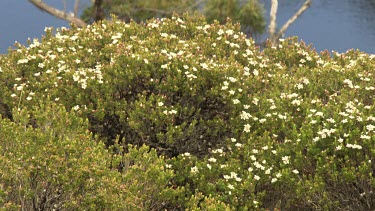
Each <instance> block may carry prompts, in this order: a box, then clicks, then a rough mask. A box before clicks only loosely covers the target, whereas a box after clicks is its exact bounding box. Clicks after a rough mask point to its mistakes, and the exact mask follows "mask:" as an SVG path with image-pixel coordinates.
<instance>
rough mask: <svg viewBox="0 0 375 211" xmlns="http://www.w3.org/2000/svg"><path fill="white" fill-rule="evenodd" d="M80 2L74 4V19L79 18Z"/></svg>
mask: <svg viewBox="0 0 375 211" xmlns="http://www.w3.org/2000/svg"><path fill="white" fill-rule="evenodd" d="M78 8H79V0H76V2H75V3H74V17H78Z"/></svg>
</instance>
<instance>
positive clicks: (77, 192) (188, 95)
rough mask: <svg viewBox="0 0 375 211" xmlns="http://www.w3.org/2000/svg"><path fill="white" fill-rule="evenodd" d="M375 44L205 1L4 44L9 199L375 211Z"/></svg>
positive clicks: (33, 205) (2, 101)
mask: <svg viewBox="0 0 375 211" xmlns="http://www.w3.org/2000/svg"><path fill="white" fill-rule="evenodd" d="M374 70H375V56H374V55H368V54H365V53H362V52H359V51H353V50H351V51H348V52H346V53H344V54H339V53H333V54H332V55H330V54H329V53H328V52H322V53H317V52H316V51H315V50H313V49H312V47H311V46H307V45H305V44H304V43H303V42H298V40H297V39H296V38H288V39H286V40H281V41H280V44H279V45H277V46H271V45H269V46H267V47H266V48H264V49H263V50H260V49H259V48H257V47H256V46H255V45H254V41H253V40H252V39H247V38H246V36H245V35H244V34H243V33H242V32H240V26H239V25H237V24H232V23H231V22H230V21H228V22H227V23H226V24H225V25H220V24H219V23H218V22H215V23H213V24H208V23H207V22H206V20H205V19H204V18H202V17H198V16H189V15H183V16H177V15H175V16H173V17H171V18H170V19H152V20H150V21H148V22H146V23H140V24H138V23H135V22H130V23H124V22H122V21H119V20H117V19H116V18H113V20H112V21H103V22H98V23H95V24H93V25H90V26H88V27H86V28H75V27H73V28H72V29H70V30H68V29H65V28H62V29H57V30H56V33H54V32H53V30H52V29H51V28H46V35H45V36H44V37H43V38H42V39H41V40H39V41H38V40H34V41H33V42H30V43H29V46H27V47H26V46H21V45H20V46H18V49H17V50H13V51H10V52H9V53H8V54H7V55H6V56H3V57H1V58H0V113H1V115H2V119H1V123H0V140H2V141H1V142H0V209H3V210H9V209H20V208H22V209H25V210H30V209H46V210H49V209H52V208H55V209H66V210H71V209H87V210H91V209H93V210H97V209H99V210H124V209H126V210H164V209H168V210H173V209H176V210H201V209H203V210H273V209H282V210H320V209H322V210H373V209H374V208H375V200H374V199H375V197H374V188H373V187H374V185H375V179H374V171H375V160H374V156H375V151H374V144H375V143H374V142H375V136H374V130H375V126H374V125H375V123H374V122H375V117H374V116H373V114H374V109H375V107H374V99H373V96H374V92H375V88H374V82H373V75H374Z"/></svg>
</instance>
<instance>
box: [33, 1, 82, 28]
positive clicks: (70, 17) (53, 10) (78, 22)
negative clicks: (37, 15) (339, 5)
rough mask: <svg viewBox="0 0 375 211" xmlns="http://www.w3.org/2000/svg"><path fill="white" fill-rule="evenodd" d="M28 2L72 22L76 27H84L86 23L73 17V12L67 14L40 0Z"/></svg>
mask: <svg viewBox="0 0 375 211" xmlns="http://www.w3.org/2000/svg"><path fill="white" fill-rule="evenodd" d="M29 2H30V3H31V4H33V5H34V6H36V7H38V8H39V9H40V10H42V11H44V12H47V13H49V14H51V15H53V16H55V17H57V18H60V19H63V20H66V21H68V22H70V23H74V24H75V25H76V26H78V27H84V26H86V25H87V24H86V23H85V22H84V21H83V20H82V19H80V18H78V17H75V15H74V14H73V13H69V14H67V13H65V12H64V11H61V10H58V9H56V8H54V7H51V6H49V5H47V4H45V3H44V2H43V1H42V0H29Z"/></svg>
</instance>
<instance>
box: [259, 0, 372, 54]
mask: <svg viewBox="0 0 375 211" xmlns="http://www.w3.org/2000/svg"><path fill="white" fill-rule="evenodd" d="M261 2H263V3H264V5H265V7H266V9H267V15H268V13H269V12H268V11H269V8H270V0H262V1H261ZM304 2H305V1H304V0H279V10H278V19H277V22H278V26H279V27H281V26H282V25H283V24H284V23H285V22H286V21H287V20H288V19H289V18H290V17H291V16H292V15H293V14H294V13H295V12H296V11H297V10H298V9H299V8H300V7H301V6H302V5H303V3H304ZM285 36H298V37H299V38H300V39H302V40H303V41H305V42H306V43H312V44H313V46H314V47H315V48H316V50H318V51H323V50H325V49H327V50H329V51H332V50H334V51H338V52H346V51H347V50H348V49H359V50H361V51H364V52H367V53H372V54H374V53H375V0H312V5H311V7H310V8H309V9H308V10H307V11H305V13H304V14H302V16H300V17H299V18H298V19H297V20H296V22H294V23H293V25H291V26H290V27H289V28H288V30H287V31H286V33H285Z"/></svg>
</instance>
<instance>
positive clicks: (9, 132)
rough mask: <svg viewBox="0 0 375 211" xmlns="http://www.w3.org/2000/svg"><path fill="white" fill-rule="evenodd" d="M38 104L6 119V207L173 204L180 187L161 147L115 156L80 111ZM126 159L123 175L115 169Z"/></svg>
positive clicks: (0, 152) (0, 134) (2, 146)
mask: <svg viewBox="0 0 375 211" xmlns="http://www.w3.org/2000/svg"><path fill="white" fill-rule="evenodd" d="M33 108H34V109H33V110H32V111H26V110H23V109H22V110H20V111H19V112H18V111H15V112H14V114H15V117H14V122H10V121H9V120H7V119H1V126H0V140H1V142H0V196H1V197H0V209H4V210H9V209H22V210H53V209H55V210H59V209H64V210H81V209H92V210H121V209H124V208H126V209H129V210H139V209H143V210H150V209H159V208H162V207H164V206H166V201H167V202H169V203H172V202H173V200H174V199H173V198H174V197H175V196H176V193H178V191H179V190H173V189H171V188H167V183H168V181H169V180H170V178H171V177H172V175H173V173H172V171H171V170H168V169H166V168H165V162H164V160H163V158H159V157H158V156H157V154H156V152H155V151H150V150H149V148H148V147H141V148H140V149H135V148H133V147H130V148H129V153H126V154H125V155H123V156H120V155H111V153H108V151H107V150H106V149H105V148H104V144H102V143H100V142H99V143H96V142H95V141H94V140H93V139H92V135H91V134H90V133H89V132H88V125H87V121H84V120H83V119H82V118H79V117H77V116H76V114H75V112H74V111H72V112H66V111H65V109H64V108H63V107H62V106H57V105H53V104H52V105H42V106H41V107H33ZM30 114H32V115H33V121H34V127H35V128H33V127H32V126H31V125H30V118H29V117H30ZM143 159H147V162H143ZM120 163H121V164H122V165H123V168H124V171H123V173H122V174H121V173H119V172H118V171H117V170H113V169H112V168H110V166H111V165H113V164H115V166H119V165H118V164H120Z"/></svg>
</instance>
